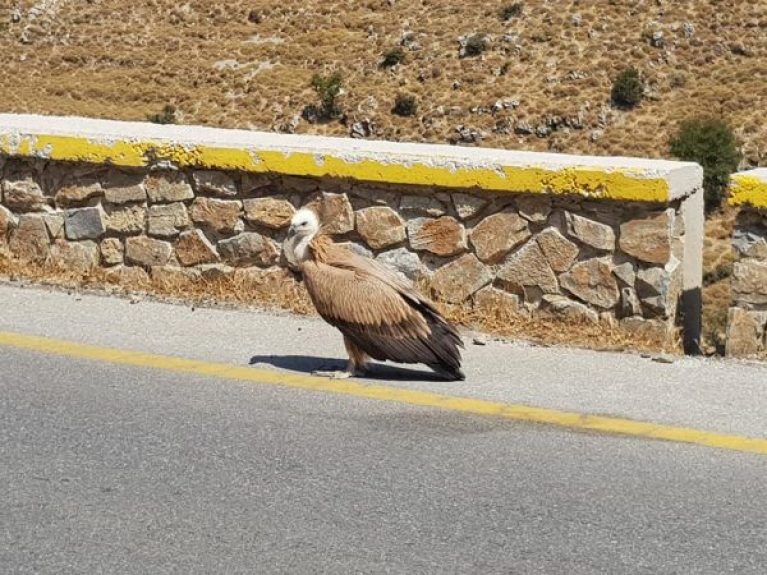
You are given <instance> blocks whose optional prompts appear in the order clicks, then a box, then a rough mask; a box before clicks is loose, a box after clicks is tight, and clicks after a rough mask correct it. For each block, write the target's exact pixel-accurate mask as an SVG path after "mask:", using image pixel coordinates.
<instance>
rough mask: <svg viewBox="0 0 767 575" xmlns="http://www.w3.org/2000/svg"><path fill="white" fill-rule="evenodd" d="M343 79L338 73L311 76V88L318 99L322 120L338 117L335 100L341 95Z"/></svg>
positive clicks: (338, 110) (338, 111)
mask: <svg viewBox="0 0 767 575" xmlns="http://www.w3.org/2000/svg"><path fill="white" fill-rule="evenodd" d="M342 85H343V78H342V77H341V74H340V73H339V72H334V73H333V74H331V75H330V76H321V75H320V74H315V75H314V76H312V82H311V86H312V88H314V91H315V92H317V95H318V96H319V98H320V106H321V108H320V111H321V113H322V116H323V117H324V118H335V117H336V116H338V115H339V113H340V111H341V110H340V109H339V107H338V103H337V102H336V99H337V98H338V96H339V94H341V88H342Z"/></svg>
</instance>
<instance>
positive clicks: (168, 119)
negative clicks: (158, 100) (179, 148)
mask: <svg viewBox="0 0 767 575" xmlns="http://www.w3.org/2000/svg"><path fill="white" fill-rule="evenodd" d="M146 119H147V120H149V121H150V122H152V123H153V124H176V123H178V118H177V117H176V107H175V106H172V105H170V104H166V105H165V106H164V107H163V109H162V112H160V113H159V114H149V115H148V116H147V117H146Z"/></svg>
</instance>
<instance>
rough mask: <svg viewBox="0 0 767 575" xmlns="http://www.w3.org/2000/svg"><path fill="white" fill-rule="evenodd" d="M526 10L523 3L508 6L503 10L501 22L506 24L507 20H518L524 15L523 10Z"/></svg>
mask: <svg viewBox="0 0 767 575" xmlns="http://www.w3.org/2000/svg"><path fill="white" fill-rule="evenodd" d="M523 8H524V4H522V2H514V3H513V4H507V5H506V6H504V7H503V8H501V11H500V16H501V20H503V21H504V22H505V21H507V20H511V19H512V18H518V17H519V16H521V15H522V9H523Z"/></svg>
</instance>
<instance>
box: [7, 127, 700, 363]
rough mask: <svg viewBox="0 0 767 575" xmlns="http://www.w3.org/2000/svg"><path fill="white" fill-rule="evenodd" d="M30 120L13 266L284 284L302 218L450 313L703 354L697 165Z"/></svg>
mask: <svg viewBox="0 0 767 575" xmlns="http://www.w3.org/2000/svg"><path fill="white" fill-rule="evenodd" d="M18 118H19V117H7V116H6V117H2V116H0V152H2V155H1V156H0V170H1V172H0V174H1V175H2V201H1V202H0V249H2V250H5V251H7V252H9V253H10V254H11V255H12V256H14V257H18V258H23V259H28V260H33V261H35V262H38V263H41V264H47V265H53V266H60V267H64V268H66V269H71V270H75V271H85V270H89V269H92V268H94V267H101V268H104V269H105V270H107V272H108V273H109V274H113V275H115V276H117V277H126V278H130V277H134V276H137V275H142V274H149V275H151V276H154V277H168V276H171V275H174V274H176V275H178V274H182V275H184V276H186V277H190V278H195V277H203V276H205V275H206V274H207V275H209V274H219V275H220V274H255V275H258V274H261V275H263V274H264V273H274V274H279V270H280V268H281V266H283V265H284V263H285V262H284V261H283V260H282V257H281V248H280V245H281V242H282V240H283V239H284V237H285V232H286V228H287V226H288V224H289V221H290V218H291V216H292V214H293V213H294V211H295V210H296V209H298V208H299V207H301V206H305V205H312V206H314V207H315V208H316V209H317V210H318V211H320V212H321V214H322V216H323V218H324V220H325V221H326V222H327V223H328V231H329V232H330V233H332V234H333V235H335V237H336V241H338V242H343V243H346V244H348V245H349V247H350V248H352V249H354V250H357V251H359V252H361V253H364V254H366V255H368V256H370V257H374V258H376V259H378V260H379V261H382V262H384V263H385V264H387V265H390V266H392V267H394V268H396V269H397V270H399V271H400V272H402V273H403V274H405V275H406V276H408V277H410V278H412V279H414V280H418V281H420V282H423V285H424V286H425V289H428V290H429V291H430V293H431V295H432V296H433V297H434V298H436V299H438V300H442V301H446V302H449V303H453V304H465V305H471V306H477V307H479V308H485V309H491V308H493V307H497V306H506V307H508V308H510V309H513V310H514V311H516V312H517V313H520V314H524V315H536V314H546V315H547V316H554V317H563V318H569V319H577V320H585V321H589V322H596V321H598V320H600V319H601V320H604V321H605V322H607V323H612V324H620V325H622V326H624V327H626V328H628V329H629V330H632V331H636V332H637V333H638V335H639V336H641V337H644V336H646V335H650V336H652V337H657V336H658V335H659V334H660V335H662V336H664V337H665V336H671V335H672V334H673V333H674V332H675V328H676V327H681V326H682V325H683V324H684V327H685V333H686V341H687V347H688V349H694V348H695V347H696V346H697V338H698V335H699V331H700V324H699V322H700V319H699V318H700V309H699V302H700V298H699V288H700V252H701V249H702V202H701V201H700V199H701V193H700V184H701V173H700V169H699V168H698V167H697V166H695V165H690V164H681V163H673V162H653V161H650V160H647V161H641V160H628V159H606V158H601V159H600V158H576V157H567V156H552V155H547V154H514V153H511V152H506V151H499V150H477V149H467V148H453V147H448V146H416V145H412V144H411V145H397V144H391V143H376V142H365V143H358V142H356V143H354V144H353V145H354V146H356V147H354V148H353V149H352V148H350V147H349V144H348V142H347V141H345V140H334V139H329V138H310V137H298V138H297V139H293V140H290V139H285V138H290V137H289V136H288V137H286V136H275V135H272V134H256V133H247V132H246V133H242V132H233V131H224V130H209V129H208V130H199V129H194V128H192V129H190V128H176V127H170V128H165V127H158V126H149V125H142V124H123V123H117V122H95V123H94V122H92V121H91V127H90V128H89V129H85V128H82V127H80V128H78V129H75V128H74V127H72V126H77V124H76V123H72V122H74V121H72V120H68V119H46V121H45V123H43V124H41V126H40V127H39V128H35V127H34V126H36V124H35V122H32V121H31V120H30V122H31V124H32V126H33V127H32V128H30V127H29V126H28V125H27V124H25V123H24V121H23V120H19V119H18ZM22 118H30V117H22ZM32 119H34V117H32ZM52 121H53V123H54V124H55V126H54V127H56V128H57V129H55V130H54V129H52V127H51V122H52ZM56 122H58V124H56ZM67 122H69V124H68V123H67ZM86 123H87V122H86ZM3 125H5V127H4V128H3ZM68 126H69V127H68ZM86 128H87V126H86ZM67 130H69V131H67ZM83 130H84V131H85V135H83ZM195 130H199V132H195ZM3 134H4V137H3ZM62 134H64V135H62ZM72 134H74V135H72ZM137 134H141V135H142V136H141V138H139V137H138V136H137ZM235 136H236V138H242V139H245V140H247V139H248V138H251V140H248V143H243V142H233V141H232V139H233V138H235ZM68 138H69V139H68ZM184 138H186V139H185V140H184ZM217 138H218V139H219V140H220V141H221V142H223V144H222V145H221V147H218V148H214V147H212V146H211V145H212V143H214V141H215V140H216V139H217ZM294 138H296V137H294ZM179 142H180V143H179ZM191 142H196V143H195V144H192V143H191ZM195 146H196V147H195ZM286 146H292V148H290V149H286ZM307 150H312V151H311V155H310V160H307V159H306V157H305V156H307V155H308V152H307ZM351 151H353V152H354V153H355V154H356V155H355V156H354V157H351V156H350V153H351ZM240 152H245V153H246V154H248V156H249V157H250V158H254V157H256V156H257V160H254V161H253V164H252V165H249V164H247V161H249V160H243V156H241V155H238V154H239V153H240ZM233 158H236V159H237V160H236V161H234V160H233ZM488 158H490V159H493V161H492V162H489V161H488ZM278 160H279V161H278ZM512 160H513V161H512ZM243 162H245V163H244V164H243ZM472 170H473V171H472ZM498 172H502V173H503V177H502V178H501V177H499V176H498ZM682 306H686V307H684V312H685V313H682V311H683V309H682Z"/></svg>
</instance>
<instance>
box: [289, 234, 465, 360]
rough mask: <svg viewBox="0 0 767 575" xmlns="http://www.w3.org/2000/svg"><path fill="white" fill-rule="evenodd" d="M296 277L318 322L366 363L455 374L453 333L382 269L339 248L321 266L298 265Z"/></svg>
mask: <svg viewBox="0 0 767 575" xmlns="http://www.w3.org/2000/svg"><path fill="white" fill-rule="evenodd" d="M302 272H303V276H304V281H305V283H306V288H307V290H308V292H309V295H310V296H311V298H312V301H313V302H314V305H315V307H316V308H317V311H318V312H319V314H320V315H321V316H322V318H323V319H325V321H327V322H328V323H330V324H331V325H334V326H336V327H337V328H338V329H339V330H341V332H342V333H343V334H344V335H346V336H347V337H348V338H350V339H351V340H352V342H354V344H355V345H356V346H357V347H359V348H360V349H362V350H363V351H365V352H366V353H367V354H368V355H370V356H371V357H372V358H374V359H378V360H391V361H396V362H400V363H425V364H427V365H430V366H432V367H435V368H443V369H444V370H446V371H449V372H457V373H460V363H461V357H460V351H459V349H458V348H459V347H462V342H461V339H460V337H459V335H458V333H457V331H456V330H455V328H454V327H453V326H451V325H450V324H448V323H447V322H446V321H445V320H444V318H442V316H441V315H440V314H439V313H438V312H437V311H436V309H435V308H434V307H433V306H432V304H431V303H430V302H429V301H428V300H426V299H424V298H423V297H421V296H420V295H419V294H418V293H417V292H416V291H415V290H414V289H412V287H410V286H409V285H408V284H407V283H406V282H404V281H402V280H400V279H399V278H398V277H397V276H396V275H395V274H393V273H392V272H390V271H389V270H388V269H386V268H384V267H383V266H380V264H378V263H377V262H374V261H372V260H369V259H367V258H362V257H360V256H357V255H356V254H353V253H351V252H349V251H347V250H343V248H339V249H338V250H336V249H334V250H333V251H332V253H329V254H327V258H326V262H316V261H311V260H310V261H307V262H304V263H303V264H302Z"/></svg>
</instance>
